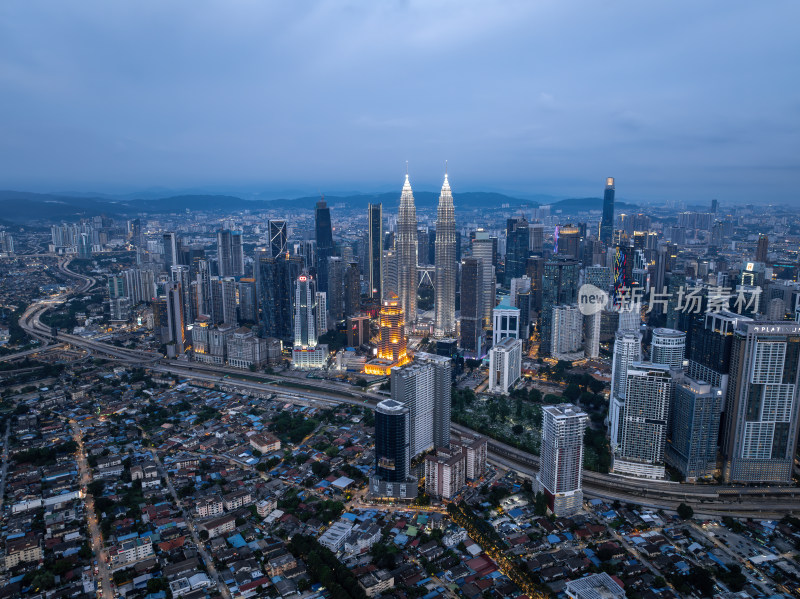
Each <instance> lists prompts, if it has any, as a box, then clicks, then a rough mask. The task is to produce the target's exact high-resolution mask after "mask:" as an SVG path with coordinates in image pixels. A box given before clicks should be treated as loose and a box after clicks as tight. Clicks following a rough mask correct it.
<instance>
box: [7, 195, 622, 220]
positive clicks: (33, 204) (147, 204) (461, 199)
mask: <svg viewBox="0 0 800 599" xmlns="http://www.w3.org/2000/svg"><path fill="white" fill-rule="evenodd" d="M319 199H320V198H319V197H318V196H306V197H300V198H287V199H273V200H246V199H243V198H240V197H237V196H233V195H205V194H193V195H176V196H168V197H161V198H157V199H151V198H148V199H143V198H139V199H127V198H110V197H104V196H102V195H99V194H97V195H92V194H82V195H79V196H70V195H63V194H43V193H29V192H24V191H0V218H2V219H3V221H5V222H10V223H14V222H17V223H20V222H52V221H60V220H72V219H76V218H87V217H92V216H98V215H101V214H105V215H109V216H120V217H125V216H132V215H135V214H139V213H149V214H165V213H171V212H184V211H186V210H190V211H192V210H199V211H204V212H232V211H239V210H252V211H259V210H271V209H272V210H275V209H288V210H293V209H294V210H310V209H313V208H314V206H315V204H316V203H317V202H318V201H319ZM414 199H415V201H416V204H417V206H418V207H420V208H434V207H435V206H436V204H437V202H438V201H439V193H438V192H432V191H418V192H415V193H414ZM325 200H326V201H327V202H328V205H329V206H333V205H336V204H345V205H346V206H348V207H349V208H351V209H355V210H361V209H366V207H367V204H369V203H378V202H380V203H382V204H383V205H384V207H385V209H387V210H389V211H392V210H395V209H396V208H397V206H398V204H399V203H400V194H399V193H397V192H387V193H377V194H353V195H342V196H325ZM454 200H455V204H456V207H457V208H461V209H481V208H499V207H500V206H502V205H503V204H508V205H509V206H511V207H512V208H516V207H520V206H523V207H529V208H533V207H537V206H539V205H541V204H540V203H539V202H537V201H535V200H524V199H520V198H515V197H511V196H507V195H505V194H502V193H492V192H480V191H472V192H464V193H457V194H455V196H454ZM549 205H550V207H551V209H552V210H553V211H555V210H561V211H563V212H566V213H574V212H583V211H589V210H601V209H602V207H603V200H602V198H571V199H566V200H559V201H556V202H553V203H551V204H549ZM616 207H617V209H623V210H628V209H633V208H636V206H635V205H633V204H628V203H625V202H619V201H618V202H617V203H616Z"/></svg>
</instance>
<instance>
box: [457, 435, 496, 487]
mask: <svg viewBox="0 0 800 599" xmlns="http://www.w3.org/2000/svg"><path fill="white" fill-rule="evenodd" d="M451 443H452V445H453V446H458V447H460V448H461V451H462V452H464V460H465V470H464V473H465V476H466V477H467V480H478V479H479V478H480V477H481V476H483V474H484V472H486V459H487V457H488V455H489V439H487V438H486V437H484V436H483V435H479V434H477V433H463V432H462V433H459V437H458V440H455V441H452V442H451Z"/></svg>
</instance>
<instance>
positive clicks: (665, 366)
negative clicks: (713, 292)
mask: <svg viewBox="0 0 800 599" xmlns="http://www.w3.org/2000/svg"><path fill="white" fill-rule="evenodd" d="M687 329H688V330H687V331H678V330H674V329H665V328H657V329H654V330H653V331H652V333H651V335H652V341H651V344H650V352H649V356H646V358H647V359H645V356H643V350H642V332H641V330H639V329H638V327H637V328H636V329H628V330H620V331H618V332H617V334H616V341H615V344H614V359H613V370H612V379H611V406H610V410H609V437H610V440H611V445H612V449H613V450H614V462H613V471H614V472H615V473H618V474H622V475H628V476H635V477H644V478H652V479H663V478H665V477H666V474H667V473H666V467H672V468H674V469H675V471H677V472H678V473H679V474H680V476H681V478H682V479H683V480H686V481H697V480H703V479H712V478H714V477H718V478H721V479H722V480H723V481H724V482H729V483H788V482H790V481H791V480H792V463H793V456H794V453H795V447H796V446H797V436H798V418H800V414H798V382H800V381H798V373H799V372H800V325H799V324H798V323H797V322H789V321H785V320H782V321H771V320H766V319H754V318H752V317H751V316H745V315H741V314H738V313H735V312H731V311H728V310H721V311H718V312H705V313H701V314H699V315H696V317H695V318H694V319H692V321H691V322H690V323H689V326H688V327H687Z"/></svg>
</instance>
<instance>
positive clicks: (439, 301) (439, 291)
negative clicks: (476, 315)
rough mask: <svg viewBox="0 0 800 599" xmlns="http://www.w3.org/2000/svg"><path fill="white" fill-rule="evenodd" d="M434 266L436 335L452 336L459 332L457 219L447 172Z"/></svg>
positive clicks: (441, 197) (438, 213) (440, 195)
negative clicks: (456, 331)
mask: <svg viewBox="0 0 800 599" xmlns="http://www.w3.org/2000/svg"><path fill="white" fill-rule="evenodd" d="M435 263H436V283H435V296H434V304H435V305H434V308H435V318H436V321H435V326H434V334H435V336H436V337H450V336H452V335H453V334H454V333H455V330H456V270H457V264H456V217H455V208H454V207H453V194H452V193H451V191H450V184H449V183H448V182H447V174H446V173H445V176H444V184H443V185H442V191H441V193H440V194H439V206H438V208H437V211H436V254H435Z"/></svg>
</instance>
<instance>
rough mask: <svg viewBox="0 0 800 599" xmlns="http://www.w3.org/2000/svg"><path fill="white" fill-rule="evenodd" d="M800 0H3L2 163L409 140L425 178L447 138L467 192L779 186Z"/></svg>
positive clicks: (246, 181)
mask: <svg viewBox="0 0 800 599" xmlns="http://www.w3.org/2000/svg"><path fill="white" fill-rule="evenodd" d="M798 11H800V9H798V7H797V6H796V4H793V3H788V2H783V3H778V4H775V5H773V6H772V8H771V10H770V11H764V10H763V9H761V8H760V7H758V6H755V5H749V4H744V3H739V4H733V5H732V4H730V3H726V4H724V5H723V4H721V3H714V4H711V5H705V6H702V7H698V6H696V5H695V4H690V3H670V4H664V5H652V6H648V7H647V8H646V9H645V8H644V7H641V6H640V5H638V4H636V3H632V2H620V3H616V4H614V5H613V6H610V7H609V6H603V7H600V6H593V5H592V4H588V3H587V4H584V5H583V6H582V8H581V10H580V11H576V10H572V9H570V8H568V7H562V6H559V5H555V4H551V3H548V2H538V3H518V4H514V5H510V6H507V7H506V8H505V10H496V9H495V8H494V7H491V8H490V7H485V6H482V5H480V4H471V5H469V6H454V5H451V4H448V3H433V4H426V5H421V4H415V3H409V4H398V5H394V6H389V7H377V6H372V5H367V4H363V5H359V4H354V5H351V6H349V7H346V8H341V7H339V6H337V5H335V4H332V3H326V2H320V3H316V4H314V5H311V6H310V7H300V8H298V7H293V6H292V7H283V6H279V5H272V4H265V5H262V6H257V7H254V6H249V7H246V8H244V7H239V8H237V7H231V6H228V5H222V4H218V5H214V4H211V5H206V6H204V7H197V6H195V5H192V6H191V9H189V5H187V4H181V3H177V4H174V5H171V6H169V7H138V8H137V11H128V10H127V9H125V8H123V7H115V6H111V5H107V4H102V3H96V2H89V1H86V2H81V3H79V4H77V5H74V6H73V7H71V8H70V9H69V10H67V9H62V8H60V7H48V14H49V15H51V16H52V18H51V19H42V18H41V16H42V15H41V14H40V13H41V11H40V10H39V9H37V6H36V4H35V3H13V4H9V5H6V7H4V16H5V18H4V19H3V25H0V50H2V52H0V55H2V56H3V57H4V58H3V61H2V63H0V64H1V65H2V67H3V68H0V81H2V83H3V89H4V105H5V107H6V110H5V111H4V114H3V115H2V116H0V123H1V124H2V126H3V128H4V131H5V132H6V135H4V138H3V140H2V141H0V164H2V165H3V166H2V167H0V182H2V185H1V186H2V187H3V188H6V189H21V190H29V191H35V192H45V191H46V192H56V191H70V190H71V191H81V192H91V191H96V192H105V193H126V192H132V191H133V192H142V191H146V190H148V189H153V188H162V189H173V190H185V189H207V190H212V189H213V190H229V191H231V192H237V191H239V190H251V191H261V192H267V193H271V194H277V196H278V197H281V196H284V197H285V196H287V195H289V196H292V195H298V196H299V195H313V194H315V193H317V192H319V191H323V192H326V193H343V192H346V191H353V190H358V191H362V192H368V191H373V190H374V191H390V190H392V189H393V188H394V184H393V181H395V180H396V176H397V173H398V172H399V169H400V168H402V164H403V162H404V161H405V160H410V161H411V165H412V172H411V174H412V178H413V179H414V180H415V182H416V187H417V188H418V189H432V190H433V189H436V188H437V187H438V185H437V183H438V182H439V177H440V167H439V165H440V164H442V163H443V162H444V160H445V159H449V161H450V164H451V172H452V176H454V177H456V179H457V180H458V181H459V192H465V191H472V190H485V191H496V192H503V193H507V194H509V195H512V196H520V197H527V198H530V197H533V196H536V195H538V194H543V195H546V196H553V197H555V198H564V197H586V196H592V197H594V196H596V195H597V194H598V191H597V185H598V183H597V182H598V181H601V180H602V179H603V178H604V177H607V176H610V175H613V176H615V177H617V178H618V179H619V180H620V181H621V182H624V183H623V184H622V185H621V186H620V189H619V191H618V194H619V196H618V199H620V200H623V201H624V200H626V199H630V200H631V201H639V202H648V201H662V200H678V201H687V202H706V201H709V200H711V199H712V198H719V199H720V201H721V202H723V203H740V202H753V203H780V202H793V201H794V200H795V197H796V194H795V189H796V188H797V182H798V167H797V165H796V164H795V163H794V162H793V161H792V160H791V159H790V158H788V157H790V156H792V155H793V152H792V148H793V147H794V143H795V141H796V138H797V121H798V119H797V116H798V115H797V108H796V106H797V104H796V98H797V93H798V86H797V83H796V78H794V77H791V76H787V75H788V74H789V73H791V72H792V70H793V64H792V62H791V56H794V55H796V54H797V50H798V47H797V46H798V41H797V38H796V36H794V35H793V32H792V31H791V29H790V28H791V23H794V22H796V17H797V16H798ZM187 15H190V17H191V18H186V16H187ZM153 23H157V24H158V25H157V26H153ZM31 30H36V31H37V33H38V37H39V39H40V40H43V41H42V42H41V43H40V44H39V45H38V46H37V49H36V51H35V52H34V53H32V54H31V53H30V46H29V44H28V43H27V39H28V38H27V34H26V32H28V31H31ZM566 40H569V41H568V43H567V41H566ZM143 41H146V42H147V43H146V44H145V45H143V44H142V42H143ZM101 48H102V51H100V49H101ZM365 48H369V49H370V51H369V52H364V51H363V50H364V49H365ZM441 85H444V86H445V87H446V88H447V89H448V90H449V93H448V101H447V102H439V101H438V100H436V98H437V96H438V93H437V92H438V90H439V88H440V86H441ZM400 86H403V87H404V88H405V89H406V90H409V91H410V92H411V93H397V91H398V89H399V88H400ZM321 97H324V98H326V100H325V101H320V99H319V98H321ZM337 98H344V99H346V101H342V100H339V99H337Z"/></svg>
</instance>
